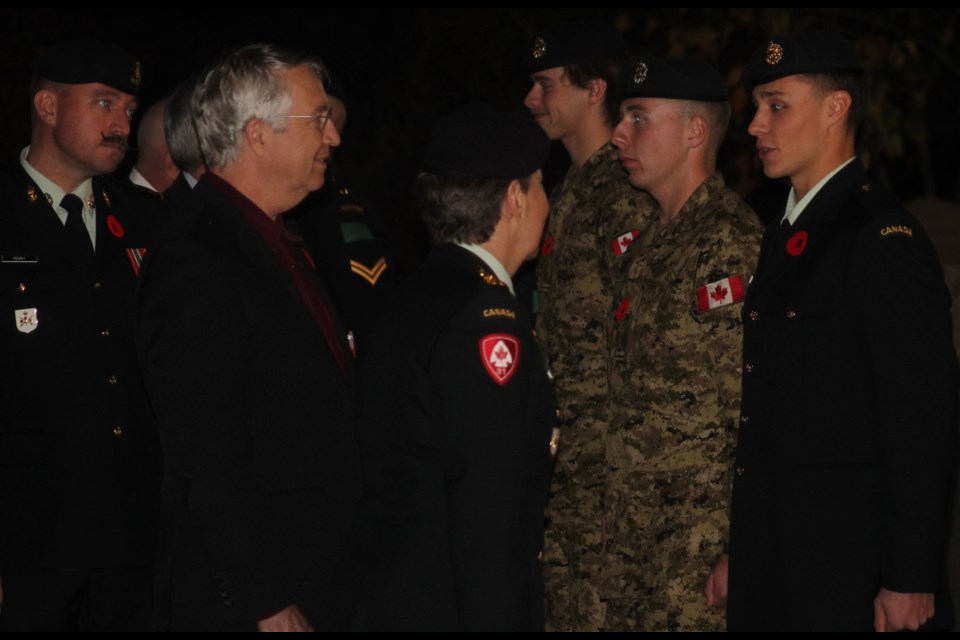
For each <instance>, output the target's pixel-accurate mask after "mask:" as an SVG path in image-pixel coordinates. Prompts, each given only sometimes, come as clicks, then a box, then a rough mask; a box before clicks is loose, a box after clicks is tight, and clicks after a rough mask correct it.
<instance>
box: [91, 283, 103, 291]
mask: <svg viewBox="0 0 960 640" xmlns="http://www.w3.org/2000/svg"><path fill="white" fill-rule="evenodd" d="M102 286H103V285H101V284H100V283H99V282H94V283H93V290H94V291H100V287H102Z"/></svg>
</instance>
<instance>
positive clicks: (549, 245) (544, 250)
mask: <svg viewBox="0 0 960 640" xmlns="http://www.w3.org/2000/svg"><path fill="white" fill-rule="evenodd" d="M551 251H553V236H547V237H546V238H544V239H543V244H542V245H541V246H540V255H541V256H542V257H544V258H546V257H547V256H548V255H550V252H551Z"/></svg>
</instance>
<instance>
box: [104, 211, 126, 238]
mask: <svg viewBox="0 0 960 640" xmlns="http://www.w3.org/2000/svg"><path fill="white" fill-rule="evenodd" d="M107 229H109V230H110V233H112V234H113V236H114V237H115V238H122V237H123V233H124V232H123V225H122V224H120V221H119V220H117V219H116V218H115V217H114V216H113V214H112V213H111V214H110V215H108V216H107Z"/></svg>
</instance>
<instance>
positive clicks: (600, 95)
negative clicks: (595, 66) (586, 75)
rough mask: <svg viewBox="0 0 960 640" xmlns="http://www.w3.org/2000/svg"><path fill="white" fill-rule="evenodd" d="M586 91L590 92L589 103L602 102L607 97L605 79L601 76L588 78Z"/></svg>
mask: <svg viewBox="0 0 960 640" xmlns="http://www.w3.org/2000/svg"><path fill="white" fill-rule="evenodd" d="M587 91H589V92H590V104H597V103H598V102H603V101H604V100H606V98H607V81H606V80H604V79H603V78H594V79H593V80H588V81H587Z"/></svg>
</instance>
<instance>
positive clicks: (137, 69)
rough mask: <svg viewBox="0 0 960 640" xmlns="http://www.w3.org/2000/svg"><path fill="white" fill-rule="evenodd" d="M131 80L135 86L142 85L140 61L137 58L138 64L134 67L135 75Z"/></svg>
mask: <svg viewBox="0 0 960 640" xmlns="http://www.w3.org/2000/svg"><path fill="white" fill-rule="evenodd" d="M130 82H132V83H133V85H134V86H135V87H139V86H140V61H139V60H137V63H136V66H134V67H133V77H132V78H130Z"/></svg>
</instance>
